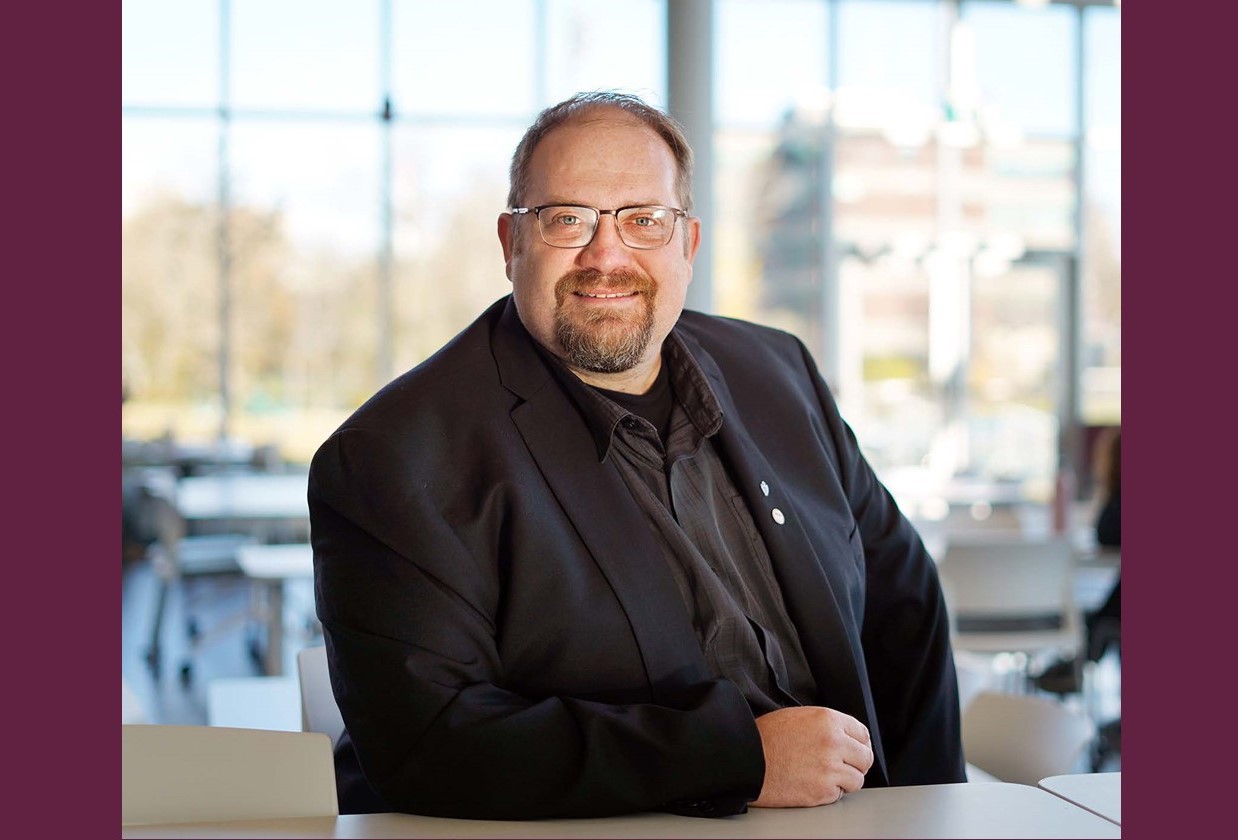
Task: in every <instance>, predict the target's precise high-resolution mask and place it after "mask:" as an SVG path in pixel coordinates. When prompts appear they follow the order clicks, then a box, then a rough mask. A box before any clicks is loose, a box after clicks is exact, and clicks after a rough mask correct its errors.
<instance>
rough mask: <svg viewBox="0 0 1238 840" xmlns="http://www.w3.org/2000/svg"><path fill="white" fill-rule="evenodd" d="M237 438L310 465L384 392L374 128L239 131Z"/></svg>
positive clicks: (273, 126)
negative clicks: (340, 428) (352, 416)
mask: <svg viewBox="0 0 1238 840" xmlns="http://www.w3.org/2000/svg"><path fill="white" fill-rule="evenodd" d="M231 149H232V161H233V178H232V203H233V215H232V229H231V232H230V243H231V269H232V287H231V288H232V293H233V302H232V309H233V347H232V359H233V364H232V376H233V389H232V390H233V394H234V398H233V402H234V412H235V418H234V434H235V435H236V436H237V437H240V438H243V439H246V440H250V441H253V442H255V443H263V442H277V443H278V445H279V447H280V451H281V454H283V455H284V457H285V458H289V459H292V460H295V461H305V460H307V459H308V458H309V456H310V455H312V454H313V451H314V449H315V448H317V446H318V444H320V443H321V442H322V441H323V440H324V439H325V438H326V436H327V435H328V434H329V433H330V432H331V430H332V429H333V428H334V427H335V426H336V425H338V424H339V423H340V422H341V421H342V420H343V419H344V416H345V415H346V414H347V412H348V411H351V410H352V409H354V408H356V406H358V405H360V403H361V402H362V401H363V400H364V399H365V398H366V397H368V396H369V395H370V394H371V393H372V392H373V391H374V390H375V389H376V388H377V387H378V386H379V385H380V384H382V383H381V382H379V375H378V371H377V347H378V339H379V329H380V323H381V321H380V318H379V313H380V312H381V311H383V309H382V307H383V303H382V302H381V301H380V299H379V289H378V282H377V279H376V276H375V273H376V268H375V266H376V261H375V257H374V255H375V253H376V252H377V250H378V247H379V243H380V241H381V229H380V220H381V195H382V194H381V181H380V171H381V165H380V150H381V144H380V135H379V128H378V127H377V126H375V125H354V124H340V123H334V122H322V123H320V122H306V123H296V124H291V123H282V122H281V123H271V122H241V123H238V124H237V125H235V126H234V128H233V132H232V142H231Z"/></svg>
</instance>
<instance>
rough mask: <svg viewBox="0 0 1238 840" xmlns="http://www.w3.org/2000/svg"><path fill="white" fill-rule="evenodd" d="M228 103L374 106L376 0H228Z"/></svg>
mask: <svg viewBox="0 0 1238 840" xmlns="http://www.w3.org/2000/svg"><path fill="white" fill-rule="evenodd" d="M231 10H232V12H231V14H232V65H231V71H232V90H231V92H230V93H231V97H232V104H233V105H234V106H236V107H238V108H258V109H264V108H271V109H274V108H278V109H281V110H286V109H303V110H352V111H360V112H370V113H377V112H378V110H379V109H380V108H381V107H382V95H381V91H380V89H379V79H380V76H379V71H380V61H381V58H382V51H381V49H380V45H379V17H378V3H377V1H376V0H356V2H351V3H339V2H335V1H334V0H263V2H259V3H255V2H242V3H232V4H231Z"/></svg>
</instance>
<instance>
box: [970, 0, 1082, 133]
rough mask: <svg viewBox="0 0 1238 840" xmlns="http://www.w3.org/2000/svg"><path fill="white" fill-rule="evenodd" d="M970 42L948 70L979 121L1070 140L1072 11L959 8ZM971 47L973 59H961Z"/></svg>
mask: <svg viewBox="0 0 1238 840" xmlns="http://www.w3.org/2000/svg"><path fill="white" fill-rule="evenodd" d="M962 8H963V16H962V20H963V21H964V22H965V24H966V26H965V28H964V30H963V31H965V32H966V31H970V33H971V38H970V39H964V40H963V41H962V42H961V43H959V44H958V45H957V46H956V49H959V50H960V51H961V53H962V55H961V56H960V60H959V62H958V63H957V64H956V65H955V67H954V68H953V72H954V73H955V74H959V75H958V76H957V78H956V79H955V82H956V83H958V84H961V85H962V86H963V87H964V88H972V87H974V89H975V92H976V94H977V95H978V102H977V103H976V104H977V105H978V107H979V109H980V112H981V115H982V116H983V117H985V118H986V119H990V120H998V121H1000V120H1012V121H1013V123H1014V125H1015V126H1017V127H1018V129H1019V130H1020V131H1022V132H1023V133H1024V134H1026V135H1049V136H1051V137H1073V136H1074V134H1075V109H1076V103H1077V102H1078V99H1077V95H1076V90H1075V84H1074V79H1075V72H1076V67H1077V62H1076V58H1075V46H1074V44H1075V27H1076V25H1077V24H1076V19H1075V10H1074V8H1072V7H1070V6H1066V5H1046V6H1044V7H1043V8H1028V7H1026V6H1021V5H1019V4H1017V3H990V2H976V3H964V4H963V7H962ZM969 42H970V44H971V45H974V59H973V60H971V61H969V60H968V59H967V58H966V54H967V53H968V52H969V51H970V50H969V48H968V44H969Z"/></svg>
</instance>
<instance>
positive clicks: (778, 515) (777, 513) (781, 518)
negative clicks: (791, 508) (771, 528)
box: [770, 508, 787, 525]
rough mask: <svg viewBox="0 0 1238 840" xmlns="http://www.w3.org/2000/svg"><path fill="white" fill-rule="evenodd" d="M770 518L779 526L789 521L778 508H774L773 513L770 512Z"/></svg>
mask: <svg viewBox="0 0 1238 840" xmlns="http://www.w3.org/2000/svg"><path fill="white" fill-rule="evenodd" d="M770 516H772V517H774V521H775V522H777V523H778V524H779V525H781V524H782V523H784V522H786V521H787V518H786V517H785V516H783V515H782V511H780V510H779V509H778V508H774V509H773V510H772V511H770Z"/></svg>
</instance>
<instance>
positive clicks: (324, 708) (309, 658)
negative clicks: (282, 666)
mask: <svg viewBox="0 0 1238 840" xmlns="http://www.w3.org/2000/svg"><path fill="white" fill-rule="evenodd" d="M297 678H298V679H299V680H300V682H301V730H302V731H303V732H321V733H322V734H324V735H326V736H327V737H329V738H330V739H331V746H332V747H334V746H335V744H336V743H337V742H338V741H339V740H340V736H341V735H342V734H344V719H343V718H342V717H340V707H339V706H337V705H336V703H335V694H334V693H333V692H332V691H331V674H330V673H329V672H328V670H327V649H326V648H325V647H323V646H322V645H316V646H314V647H307V648H302V649H301V650H299V651H297Z"/></svg>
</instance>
